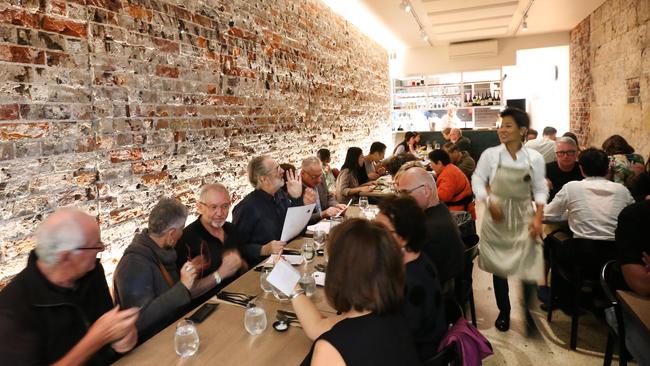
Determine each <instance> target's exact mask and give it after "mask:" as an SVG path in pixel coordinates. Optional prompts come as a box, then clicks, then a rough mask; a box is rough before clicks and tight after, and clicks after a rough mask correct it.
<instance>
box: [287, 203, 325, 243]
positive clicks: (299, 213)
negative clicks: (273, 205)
mask: <svg viewBox="0 0 650 366" xmlns="http://www.w3.org/2000/svg"><path fill="white" fill-rule="evenodd" d="M315 206H316V204H314V203H312V204H311V205H306V206H298V207H289V208H288V209H287V214H286V216H285V217H284V225H283V226H282V235H281V237H280V240H281V241H287V242H288V241H289V240H291V239H293V238H295V237H296V236H298V234H300V232H301V231H302V229H304V228H305V226H307V223H308V222H309V218H311V213H312V212H313V211H314V207H315Z"/></svg>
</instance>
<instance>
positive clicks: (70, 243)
mask: <svg viewBox="0 0 650 366" xmlns="http://www.w3.org/2000/svg"><path fill="white" fill-rule="evenodd" d="M98 240H99V226H98V225H97V220H95V218H94V217H92V216H90V215H88V214H86V213H84V212H82V211H80V210H78V209H75V208H64V209H60V210H58V211H56V212H55V213H53V214H51V215H50V216H48V217H47V219H45V221H43V223H42V224H41V225H40V227H39V228H38V231H37V233H36V255H37V256H38V259H39V260H40V261H42V262H43V263H45V264H47V265H50V266H52V265H56V264H57V262H58V260H59V254H60V253H61V252H64V251H70V250H74V249H77V248H80V247H82V246H84V245H86V244H87V243H89V242H91V241H98Z"/></svg>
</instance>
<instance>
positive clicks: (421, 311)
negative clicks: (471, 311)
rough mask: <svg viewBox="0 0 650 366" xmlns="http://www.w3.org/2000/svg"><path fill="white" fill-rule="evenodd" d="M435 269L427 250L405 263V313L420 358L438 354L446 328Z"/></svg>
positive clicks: (424, 358) (423, 358)
mask: <svg viewBox="0 0 650 366" xmlns="http://www.w3.org/2000/svg"><path fill="white" fill-rule="evenodd" d="M436 272H437V271H436V268H435V267H434V265H433V263H432V262H431V260H430V259H429V257H427V255H426V254H424V253H421V254H420V256H419V257H418V259H416V260H414V261H411V262H408V263H406V296H405V297H404V317H405V318H406V322H407V324H408V327H409V329H410V330H411V335H412V336H413V341H414V342H415V347H416V349H417V351H418V354H419V355H420V359H421V360H427V359H429V358H431V357H432V356H434V355H435V354H436V350H437V349H438V344H439V343H440V341H441V340H442V337H444V335H445V333H446V332H447V324H446V320H445V309H444V301H443V300H442V294H441V291H440V284H439V283H438V275H437V273H436Z"/></svg>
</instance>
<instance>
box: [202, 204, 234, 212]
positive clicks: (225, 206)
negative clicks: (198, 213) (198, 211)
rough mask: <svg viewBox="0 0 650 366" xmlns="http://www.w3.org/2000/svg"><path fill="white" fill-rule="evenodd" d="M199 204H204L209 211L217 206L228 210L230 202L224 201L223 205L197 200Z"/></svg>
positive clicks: (214, 209)
mask: <svg viewBox="0 0 650 366" xmlns="http://www.w3.org/2000/svg"><path fill="white" fill-rule="evenodd" d="M199 203H200V204H202V205H203V206H205V207H206V208H207V209H208V210H209V211H211V212H212V211H216V210H217V209H218V208H220V209H221V210H223V211H227V210H230V203H224V204H223V205H208V204H207V203H205V202H201V201H199Z"/></svg>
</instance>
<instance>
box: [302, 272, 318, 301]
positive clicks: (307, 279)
mask: <svg viewBox="0 0 650 366" xmlns="http://www.w3.org/2000/svg"><path fill="white" fill-rule="evenodd" d="M298 284H299V285H300V288H302V289H303V290H304V291H305V295H307V296H308V297H311V296H313V295H314V294H315V293H316V279H314V276H312V274H311V273H308V272H305V273H303V274H302V276H301V277H300V281H298Z"/></svg>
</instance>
